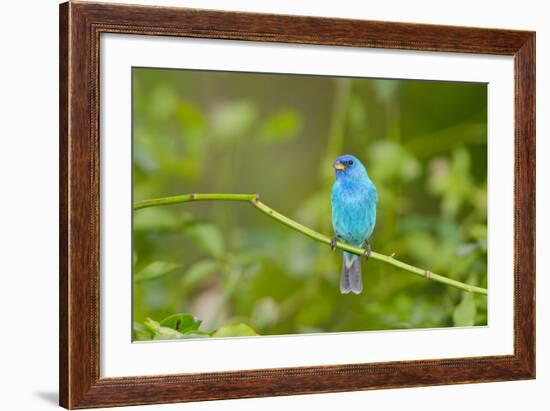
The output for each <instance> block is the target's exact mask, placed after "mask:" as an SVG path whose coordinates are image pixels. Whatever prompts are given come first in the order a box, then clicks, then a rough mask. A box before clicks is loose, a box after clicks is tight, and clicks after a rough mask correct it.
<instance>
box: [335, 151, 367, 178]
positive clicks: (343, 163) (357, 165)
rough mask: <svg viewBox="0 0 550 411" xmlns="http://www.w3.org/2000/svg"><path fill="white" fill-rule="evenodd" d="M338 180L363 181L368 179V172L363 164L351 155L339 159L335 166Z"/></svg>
mask: <svg viewBox="0 0 550 411" xmlns="http://www.w3.org/2000/svg"><path fill="white" fill-rule="evenodd" d="M333 167H334V169H335V170H336V178H337V179H338V178H349V179H362V178H368V174H367V170H366V169H365V167H364V166H363V164H361V162H360V161H359V160H358V159H357V158H356V157H355V156H352V155H351V154H345V155H343V156H340V157H338V158H337V159H336V160H335V161H334V164H333Z"/></svg>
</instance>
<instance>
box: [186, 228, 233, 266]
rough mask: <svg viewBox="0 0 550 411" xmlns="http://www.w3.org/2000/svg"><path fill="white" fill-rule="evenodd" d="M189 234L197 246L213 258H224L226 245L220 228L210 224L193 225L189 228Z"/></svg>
mask: <svg viewBox="0 0 550 411" xmlns="http://www.w3.org/2000/svg"><path fill="white" fill-rule="evenodd" d="M186 231H187V234H188V235H189V236H190V237H191V238H193V239H194V240H195V241H196V243H197V245H198V246H199V247H200V248H202V249H203V250H204V251H206V252H207V253H208V254H210V255H211V256H213V257H216V258H221V257H223V254H224V250H225V243H224V239H223V236H222V233H221V231H220V229H219V228H218V227H216V226H215V225H213V224H210V223H202V222H200V223H193V224H190V225H188V226H187V228H186Z"/></svg>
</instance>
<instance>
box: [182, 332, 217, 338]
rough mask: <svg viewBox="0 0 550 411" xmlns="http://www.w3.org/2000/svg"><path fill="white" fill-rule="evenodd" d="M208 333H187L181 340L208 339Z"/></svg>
mask: <svg viewBox="0 0 550 411" xmlns="http://www.w3.org/2000/svg"><path fill="white" fill-rule="evenodd" d="M210 337H211V335H210V333H207V332H206V331H189V332H186V333H184V334H183V337H182V338H210Z"/></svg>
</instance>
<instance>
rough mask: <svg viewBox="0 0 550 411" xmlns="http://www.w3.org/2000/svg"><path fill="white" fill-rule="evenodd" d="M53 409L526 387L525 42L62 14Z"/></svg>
mask: <svg viewBox="0 0 550 411" xmlns="http://www.w3.org/2000/svg"><path fill="white" fill-rule="evenodd" d="M60 233H61V234H60V404H61V405H62V406H64V407H66V408H93V407H108V406H123V405H138V404H152V403H172V402H184V401H202V400H212V399H224V398H245V397H259V396H276V395H292V394H304V393H321V392H337V391H353V390H368V389H381V388H399V387H413V386H425V385H440V384H462V383H473V382H489V381H505V380H518V379H530V378H535V33H534V32H528V31H516V30H495V29H485V28H468V27H449V26H434V25H419V24H405V23H390V22H379V21H359V20H344V19H330V18H313V17H299V16H282V15H269V14H252V13H231V12H220V11H206V10H197V9H185V8H168V7H152V6H132V5H120V4H119V5H115V4H99V3H91V2H90V3H88V2H68V3H65V4H62V5H61V6H60Z"/></svg>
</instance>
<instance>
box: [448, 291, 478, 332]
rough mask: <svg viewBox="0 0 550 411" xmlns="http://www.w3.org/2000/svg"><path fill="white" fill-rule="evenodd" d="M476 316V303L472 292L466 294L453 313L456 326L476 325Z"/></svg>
mask: <svg viewBox="0 0 550 411" xmlns="http://www.w3.org/2000/svg"><path fill="white" fill-rule="evenodd" d="M475 317H476V304H475V301H474V296H473V294H471V293H467V294H464V297H463V298H462V301H461V302H460V304H458V305H457V306H456V308H455V310H454V313H453V322H454V325H455V327H468V326H472V325H474V320H475Z"/></svg>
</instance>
